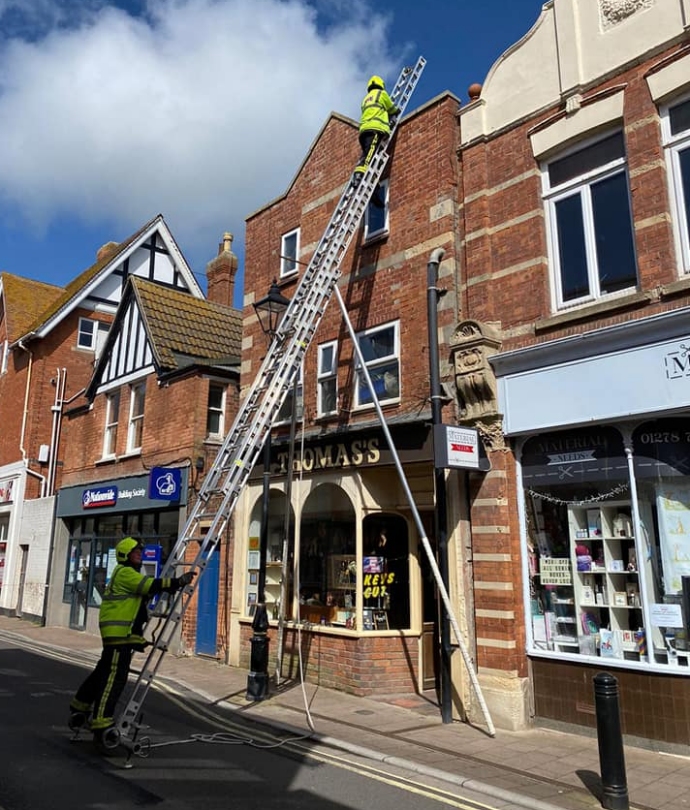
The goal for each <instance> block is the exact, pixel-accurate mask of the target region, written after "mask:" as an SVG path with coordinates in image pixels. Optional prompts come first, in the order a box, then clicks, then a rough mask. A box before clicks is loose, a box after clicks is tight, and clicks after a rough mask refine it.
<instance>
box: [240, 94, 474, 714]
mask: <svg viewBox="0 0 690 810" xmlns="http://www.w3.org/2000/svg"><path fill="white" fill-rule="evenodd" d="M457 108H458V100H457V99H456V98H455V97H454V96H452V95H450V94H448V93H446V94H443V95H440V96H438V97H437V98H434V99H432V100H431V101H429V102H428V103H426V104H424V105H423V106H421V107H419V108H418V109H417V110H416V111H414V112H413V113H411V114H409V115H407V116H406V117H405V119H404V120H403V121H402V122H401V123H400V125H399V127H398V130H397V134H396V137H395V143H394V144H393V145H392V158H391V161H390V162H389V167H388V169H387V170H386V171H387V173H386V174H385V175H384V179H383V182H382V187H383V191H384V193H385V198H386V203H385V207H384V208H376V207H375V206H374V205H373V204H371V205H370V206H369V208H368V209H367V212H366V215H365V218H364V222H363V223H362V226H361V229H360V230H359V231H358V233H357V234H356V236H355V238H354V241H353V245H352V246H351V248H350V250H349V251H348V253H347V254H346V257H345V259H344V262H343V264H342V265H341V268H340V269H341V272H342V277H341V279H340V281H339V289H340V292H341V294H342V297H343V300H344V302H345V306H346V308H347V311H348V313H349V318H350V320H351V323H352V326H353V329H354V331H355V332H356V335H357V340H358V342H359V345H360V347H361V348H362V351H363V354H364V357H365V361H366V363H367V367H368V370H369V372H370V375H371V378H372V382H373V385H374V387H375V389H376V392H377V394H378V397H379V400H380V402H381V404H382V408H383V410H384V414H385V418H386V422H387V424H388V426H389V428H390V430H391V433H392V435H393V439H394V443H395V445H396V448H397V450H398V452H399V454H400V458H401V461H402V464H403V466H404V470H405V473H406V478H407V481H408V484H409V487H410V489H411V492H412V494H413V497H414V500H415V503H416V505H417V508H418V509H419V512H420V515H421V518H422V521H423V524H424V526H425V528H426V532H427V534H428V535H430V536H431V539H432V542H433V522H434V521H433V509H434V492H433V489H434V467H433V455H432V454H433V449H432V435H431V425H430V415H431V410H430V404H429V397H430V390H429V355H428V348H427V347H428V345H429V340H428V327H427V319H426V316H425V312H426V300H427V282H426V278H427V263H428V262H429V259H430V256H431V254H432V253H433V252H434V251H435V250H437V249H439V248H441V249H443V250H444V251H445V256H444V258H443V261H442V263H441V264H440V282H439V283H440V285H441V286H443V287H445V288H447V290H448V292H447V294H446V295H445V296H444V297H443V298H442V299H441V302H440V306H439V313H438V316H439V330H438V331H439V343H440V345H441V357H442V358H443V363H442V376H443V378H444V379H445V380H451V379H452V369H451V367H450V365H449V363H448V342H449V338H450V335H451V333H452V332H453V329H454V326H455V324H456V308H457V301H456V297H455V289H456V286H457V279H458V272H459V267H458V264H457V261H456V256H457V245H458V233H457V216H458V209H457V189H458V181H459V178H458V174H457V165H458V164H457V156H456V149H457V146H458V128H457V117H456V113H457ZM358 154H359V146H358V142H357V124H356V122H354V121H352V120H350V119H348V118H345V117H343V116H341V115H337V114H332V115H331V116H330V118H329V119H328V120H327V122H326V123H325V125H324V127H323V128H322V130H321V132H320V133H319V134H318V136H317V138H316V140H315V141H314V143H313V144H312V146H311V148H310V150H309V152H308V154H307V156H306V157H305V159H304V162H303V163H302V165H301V167H300V169H299V171H298V173H297V175H296V176H295V178H294V180H293V182H292V183H291V185H290V187H289V188H288V189H287V191H286V192H285V194H284V195H282V196H281V197H280V198H278V199H276V200H274V201H272V202H271V203H269V204H268V205H266V206H265V207H263V208H262V209H260V210H258V211H256V212H254V213H253V214H252V215H250V216H249V217H248V219H247V229H246V269H245V299H244V329H243V340H244V346H243V348H244V352H243V367H242V386H243V388H244V389H246V387H247V386H248V385H249V384H250V383H251V382H252V380H253V378H254V377H255V375H256V373H257V370H258V369H259V366H260V364H261V361H262V358H263V356H264V355H265V352H266V348H267V342H266V336H265V335H264V333H263V332H262V329H261V325H260V323H259V322H258V320H257V316H256V313H255V311H254V307H253V304H255V303H257V302H258V301H260V299H262V298H264V297H265V296H266V294H267V292H268V290H269V287H270V285H271V283H272V281H273V279H276V281H277V283H278V285H279V287H280V290H281V292H282V294H283V296H284V297H286V298H290V297H291V295H292V294H293V292H294V290H295V288H296V286H297V283H298V281H299V278H300V275H301V272H302V268H303V266H304V265H305V263H308V262H309V260H310V259H311V257H312V254H313V251H314V249H315V246H316V245H317V243H318V242H319V240H320V239H321V236H322V234H323V232H324V230H325V228H326V225H327V224H328V222H329V219H330V217H331V214H332V212H333V209H334V207H335V205H336V204H337V202H338V200H339V198H340V195H341V193H342V191H343V188H344V185H345V184H346V183H347V182H349V180H350V176H351V173H352V169H353V168H354V166H355V165H356V161H357V158H358ZM355 365H356V363H355V359H354V356H353V346H352V342H351V339H350V337H349V334H348V331H347V329H346V326H345V324H344V323H343V318H342V316H341V312H340V309H339V307H338V305H337V303H336V300H335V299H333V300H331V302H330V303H329V304H328V306H327V308H326V311H325V313H324V315H323V319H322V321H321V323H320V326H319V328H318V330H317V332H316V335H315V338H314V340H313V342H312V344H311V346H310V348H309V349H308V351H307V353H306V357H305V360H304V364H303V369H302V374H301V376H300V378H299V384H298V389H297V398H296V400H295V403H294V404H295V410H296V419H297V425H296V427H297V431H298V436H299V439H298V441H297V442H296V446H295V459H294V464H293V470H294V476H293V480H292V483H291V500H290V504H289V505H287V504H286V487H287V482H286V473H287V470H288V463H289V457H290V445H289V442H288V434H289V422H290V416H291V414H292V412H293V408H292V400H293V397H292V396H290V397H288V399H287V401H286V402H287V404H286V405H285V406H284V409H283V411H282V413H281V415H280V417H279V421H280V419H282V420H283V421H284V424H283V425H282V426H281V425H278V426H277V427H276V428H274V430H273V435H272V444H271V463H270V501H269V502H270V509H269V526H268V562H267V569H266V583H267V584H266V598H267V605H268V610H269V618H270V619H271V628H270V631H269V636H270V638H271V648H270V651H271V666H272V667H273V665H274V663H276V664H277V663H278V662H277V660H276V659H277V657H279V656H278V655H277V654H278V653H279V654H280V658H281V660H280V662H279V663H280V666H281V671H282V674H284V675H288V674H290V673H294V672H295V671H296V667H297V665H298V656H297V644H298V635H297V630H296V627H297V623H298V622H300V624H301V631H302V635H301V638H302V639H305V637H306V640H305V641H304V642H303V653H304V661H305V667H306V675H307V677H308V678H310V679H312V680H315V681H318V682H319V683H321V684H324V685H327V686H332V687H336V688H340V689H343V690H346V691H350V692H352V693H355V694H376V693H384V692H385V693H389V694H390V693H393V692H405V691H410V690H420V691H421V690H422V689H423V688H428V687H433V686H434V682H435V674H436V673H435V659H436V657H437V652H438V647H437V641H436V639H437V635H438V628H437V626H435V621H436V618H437V616H438V607H437V603H436V598H435V589H434V583H433V578H432V576H431V574H430V570H429V565H428V562H427V560H426V557H425V554H424V551H423V549H422V548H421V545H420V538H419V535H418V532H417V529H416V528H415V523H414V520H413V517H412V514H411V509H410V506H409V504H408V503H407V501H406V498H405V494H404V492H403V487H402V485H401V483H400V481H399V479H398V476H397V474H396V471H395V468H394V465H393V457H392V454H391V452H390V448H389V447H388V446H387V444H386V441H385V438H384V434H383V431H382V429H381V425H380V424H379V421H378V419H377V417H376V413H375V411H374V408H373V403H372V395H371V392H370V391H369V390H368V388H367V385H366V383H365V382H364V380H363V378H362V377H361V376H360V375H359V374H357V373H356V368H355ZM447 412H448V420H449V421H453V420H454V418H455V414H454V411H453V408H452V406H451V407H448V408H447ZM262 475H263V468H262V466H261V464H259V465H258V467H257V469H256V470H255V472H254V476H253V477H252V478H251V479H250V482H249V485H248V487H247V488H246V490H245V492H244V493H243V496H242V497H241V499H240V502H239V503H238V508H237V511H236V513H235V514H236V524H235V531H236V551H235V558H234V571H235V587H234V592H233V605H232V627H233V631H232V632H231V648H230V662H231V663H235V664H242V665H247V664H248V655H249V647H250V645H249V637H250V635H251V633H252V628H251V622H252V615H253V611H254V606H255V604H256V603H257V600H258V598H259V594H258V582H259V571H258V568H259V551H258V549H259V536H260V518H261V505H262V486H263V485H262ZM462 480H464V479H459V477H455V478H454V479H453V482H452V486H451V488H450V489H451V495H450V498H449V501H450V506H449V508H450V511H451V514H452V523H453V526H454V527H455V528H454V531H453V533H452V537H451V538H450V548H451V555H452V556H453V560H454V565H453V571H452V575H451V588H452V592H453V595H454V602H455V604H456V606H457V612H458V616H459V622H460V623H461V625H462V627H463V631H464V632H465V633H466V634H467V633H469V634H470V635H471V628H470V627H469V625H470V618H471V610H470V607H469V605H468V604H467V603H466V601H465V594H466V592H467V589H466V587H465V583H464V581H463V579H464V572H465V571H466V570H467V566H466V565H465V562H466V560H465V553H466V547H467V537H466V534H465V532H466V521H465V520H464V519H463V516H464V510H465V496H464V489H463V486H462ZM286 513H288V514H289V521H288V522H286ZM288 523H289V528H288ZM286 536H288V541H289V542H288V543H287V544H286V543H285V539H286ZM286 555H287V556H286ZM283 570H285V571H286V573H287V580H286V583H289V585H287V584H286V587H285V590H284V592H283V593H282V594H281V584H280V583H281V576H282V572H283ZM281 614H282V616H283V617H286V620H287V623H286V625H285V627H284V645H283V647H281V646H280V644H279V640H278V626H279V620H280V618H281ZM235 627H237V628H238V629H239V631H240V632H239V633H235V632H234V628H235ZM281 627H282V625H281ZM457 663H458V666H457V668H456V673H455V674H456V676H457V680H456V683H455V689H456V693H457V694H458V695H460V696H461V697H460V700H459V704H460V709H463V708H466V707H467V706H469V702H468V698H467V689H466V685H465V682H464V679H465V673H464V672H463V671H462V668H461V667H460V666H459V662H457Z"/></svg>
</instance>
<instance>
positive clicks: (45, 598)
mask: <svg viewBox="0 0 690 810" xmlns="http://www.w3.org/2000/svg"><path fill="white" fill-rule="evenodd" d="M59 374H60V369H58V375H59ZM66 386H67V369H65V368H63V369H62V394H61V395H59V396H60V400H59V401H60V404H59V406H58V405H57V399H58V394H57V393H56V395H55V397H56V404H55V405H53V407H52V411H53V418H56V419H57V430H56V435H55V445H54V448H53V449H52V453H53V455H52V456H51V462H52V479H51V491H52V487H54V486H55V471H56V470H57V459H58V448H59V445H60V433H61V430H62V409H63V408H64V406H65V405H69V404H70V403H71V402H74V400H75V399H77V397H80V396H81V395H82V394H83V393H84V392H85V391H86V388H82V389H81V391H77V393H76V394H74V396H72V397H70V398H69V399H68V400H65V398H64V397H65V388H66ZM56 414H57V415H56ZM50 526H51V531H50V548H49V550H48V566H47V568H46V586H45V589H44V591H43V614H42V616H41V621H42V622H43V626H44V627H45V625H46V624H47V623H48V597H49V596H50V580H51V578H52V576H53V562H54V560H55V536H56V534H57V498H55V500H54V502H53V516H52V518H51V521H50Z"/></svg>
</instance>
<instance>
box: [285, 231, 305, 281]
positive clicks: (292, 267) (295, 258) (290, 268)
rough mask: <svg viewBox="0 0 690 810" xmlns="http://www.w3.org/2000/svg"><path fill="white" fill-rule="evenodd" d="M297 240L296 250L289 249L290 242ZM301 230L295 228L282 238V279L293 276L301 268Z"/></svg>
mask: <svg viewBox="0 0 690 810" xmlns="http://www.w3.org/2000/svg"><path fill="white" fill-rule="evenodd" d="M293 237H294V239H295V249H294V251H291V250H289V249H288V246H287V243H288V240H290V239H292V238H293ZM299 248H300V229H299V228H293V229H292V230H291V231H288V232H287V233H284V234H283V235H282V236H281V237H280V277H281V278H285V276H291V275H293V274H294V273H296V272H297V270H298V268H299V264H298V262H299Z"/></svg>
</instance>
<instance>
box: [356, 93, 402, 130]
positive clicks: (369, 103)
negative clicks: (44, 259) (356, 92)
mask: <svg viewBox="0 0 690 810" xmlns="http://www.w3.org/2000/svg"><path fill="white" fill-rule="evenodd" d="M396 112H398V108H397V107H396V106H395V104H394V103H393V100H392V99H391V97H390V96H389V95H388V93H386V91H385V90H379V89H377V88H375V89H374V90H371V91H370V92H369V93H367V94H366V96H364V98H363V99H362V117H361V118H360V119H359V131H360V132H367V131H369V132H370V131H372V130H373V131H374V132H382V133H383V134H384V135H390V134H391V127H390V121H389V116H391V115H395V113H396Z"/></svg>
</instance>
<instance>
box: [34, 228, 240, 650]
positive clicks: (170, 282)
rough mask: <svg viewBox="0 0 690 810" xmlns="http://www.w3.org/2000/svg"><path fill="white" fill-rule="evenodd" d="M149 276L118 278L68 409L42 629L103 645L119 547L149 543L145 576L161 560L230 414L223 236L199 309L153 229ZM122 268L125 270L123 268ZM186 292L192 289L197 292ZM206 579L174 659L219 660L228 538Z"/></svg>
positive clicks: (234, 370)
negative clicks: (86, 371)
mask: <svg viewBox="0 0 690 810" xmlns="http://www.w3.org/2000/svg"><path fill="white" fill-rule="evenodd" d="M149 241H150V243H151V244H154V245H155V246H156V248H157V250H156V253H155V254H154V256H153V257H152V258H151V260H150V264H149V265H148V267H149V270H148V272H147V273H146V274H136V273H131V274H129V276H128V277H127V280H126V285H125V288H124V292H123V294H122V299H121V301H120V304H119V306H118V309H117V311H116V313H115V316H114V320H113V324H112V326H111V328H110V330H109V332H108V335H107V339H106V342H105V344H104V347H103V351H102V353H101V354H100V356H99V359H98V361H97V362H96V364H95V367H94V369H93V372H92V375H91V378H90V379H89V380H88V382H87V384H86V385H85V388H84V390H83V392H82V394H83V396H80V397H79V398H77V399H74V401H73V402H72V403H71V405H70V406H69V407H66V408H65V426H64V437H65V441H64V459H63V465H64V466H63V471H62V481H61V483H62V486H61V488H60V489H59V492H58V497H57V506H56V525H55V533H54V538H53V544H54V559H55V565H54V566H53V575H52V582H51V584H52V589H51V594H52V596H51V599H50V604H49V611H50V620H51V623H53V624H59V625H68V626H70V627H74V628H76V629H86V630H89V631H90V632H98V630H97V628H98V609H97V608H98V606H99V604H100V594H101V592H102V589H103V586H104V584H105V580H106V578H107V577H108V576H109V573H110V571H111V570H112V568H113V567H114V565H115V554H114V548H115V545H116V543H117V542H118V540H119V539H121V538H122V537H124V536H127V535H130V534H131V535H134V536H136V537H138V538H140V539H141V540H142V542H144V544H145V549H144V566H145V567H146V568H147V570H148V571H149V572H150V573H153V574H155V573H157V572H158V570H160V566H161V565H162V563H164V562H165V560H166V559H167V557H168V555H169V553H170V551H171V549H172V547H173V546H174V544H175V542H176V540H177V538H178V535H179V534H180V532H181V530H182V527H183V526H184V524H185V521H186V517H187V511H188V508H189V506H190V504H193V502H194V499H195V497H196V493H197V492H198V490H199V487H200V485H201V483H202V481H203V477H204V474H205V472H206V471H207V470H208V468H209V467H210V465H211V464H212V463H213V459H214V458H215V455H216V453H217V450H218V447H219V445H220V444H221V442H222V439H223V436H224V434H225V432H226V430H227V429H228V425H229V424H230V422H231V421H232V419H233V417H234V415H235V412H236V410H237V402H238V396H239V366H240V356H239V354H240V344H241V336H240V330H241V319H240V313H239V312H238V311H237V310H235V309H233V308H232V307H231V306H230V303H229V302H232V294H233V287H234V277H235V273H236V271H237V258H236V257H235V256H234V254H233V253H232V252H231V243H232V237H231V236H230V235H229V234H226V235H225V237H224V240H223V242H222V243H221V245H220V250H219V254H218V256H217V257H216V259H214V261H212V262H210V263H209V265H208V269H207V273H208V278H209V295H211V296H214V298H215V299H216V300H207V299H206V298H204V296H203V293H201V291H200V290H199V288H198V287H197V285H196V283H195V282H194V281H193V276H192V274H191V271H190V270H189V268H188V267H187V266H186V264H184V263H183V260H181V254H178V256H175V255H173V254H172V251H171V250H170V249H169V248H170V242H171V237H170V235H169V234H168V233H167V229H165V228H164V224H163V223H162V222H161V221H156V223H155V227H154V229H153V232H152V233H151V234H150V235H149ZM121 258H122V257H121ZM192 282H193V283H192ZM222 540H223V542H221V544H220V551H219V553H217V554H215V555H214V556H213V558H212V559H211V560H210V561H209V564H208V566H207V567H206V569H205V575H204V577H203V578H202V580H201V581H200V583H199V588H198V590H197V596H196V597H195V599H194V600H193V602H192V604H191V605H190V606H189V609H188V610H187V612H186V614H185V619H184V624H183V627H182V644H183V646H185V647H187V648H190V649H192V650H194V651H195V652H197V653H200V654H205V655H211V656H214V657H222V656H223V655H224V653H225V649H226V646H227V613H226V601H225V598H224V596H225V594H227V593H229V592H230V591H231V589H232V575H231V572H230V570H229V566H228V560H229V559H230V556H231V555H230V550H231V547H232V545H231V544H232V533H231V532H230V531H228V533H227V536H226V537H224V538H222Z"/></svg>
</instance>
